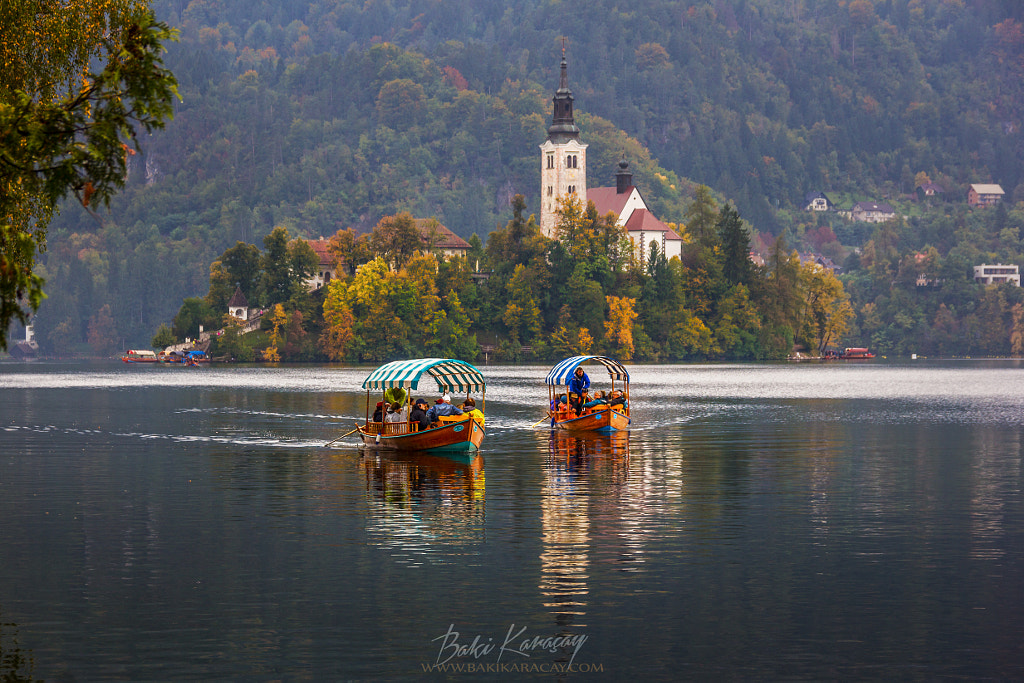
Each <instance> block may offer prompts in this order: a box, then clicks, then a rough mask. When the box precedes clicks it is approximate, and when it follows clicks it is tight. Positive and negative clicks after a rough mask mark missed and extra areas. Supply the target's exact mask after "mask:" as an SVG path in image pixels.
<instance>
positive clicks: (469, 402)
mask: <svg viewBox="0 0 1024 683" xmlns="http://www.w3.org/2000/svg"><path fill="white" fill-rule="evenodd" d="M462 412H464V413H466V414H467V415H469V416H470V417H472V418H473V419H474V420H476V422H477V424H479V425H480V426H481V427H483V425H484V414H483V413H481V412H480V411H479V410H477V409H476V401H474V400H473V399H471V398H467V399H466V400H465V401H463V402H462Z"/></svg>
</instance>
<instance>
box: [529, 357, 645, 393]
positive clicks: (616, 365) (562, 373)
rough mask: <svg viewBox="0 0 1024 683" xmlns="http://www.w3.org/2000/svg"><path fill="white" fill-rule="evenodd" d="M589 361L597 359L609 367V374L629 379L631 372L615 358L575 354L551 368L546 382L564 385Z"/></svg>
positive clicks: (613, 377)
mask: <svg viewBox="0 0 1024 683" xmlns="http://www.w3.org/2000/svg"><path fill="white" fill-rule="evenodd" d="M587 361H597V362H598V363H600V364H601V365H603V366H605V368H607V369H608V376H609V377H611V378H612V379H617V380H620V381H623V382H628V381H629V373H628V372H626V368H625V367H623V365H622V363H620V362H619V361H617V360H615V359H614V358H608V357H606V356H573V357H572V358H566V359H565V360H563V361H562V362H560V363H559V364H558V365H556V366H555V367H553V368H551V372H549V373H548V376H547V378H545V380H544V382H545V383H547V384H550V385H552V386H564V385H565V383H566V382H568V381H569V377H571V376H572V373H573V372H575V371H576V368H577V367H579V366H580V365H583V364H584V363H586V362H587Z"/></svg>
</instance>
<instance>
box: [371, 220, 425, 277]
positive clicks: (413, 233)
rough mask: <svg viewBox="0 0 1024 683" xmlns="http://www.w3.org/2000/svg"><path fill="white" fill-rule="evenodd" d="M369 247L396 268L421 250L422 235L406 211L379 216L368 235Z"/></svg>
mask: <svg viewBox="0 0 1024 683" xmlns="http://www.w3.org/2000/svg"><path fill="white" fill-rule="evenodd" d="M370 248H371V249H372V251H373V253H374V254H376V255H377V256H382V257H384V258H385V260H386V261H387V262H388V263H390V264H391V266H392V267H393V268H394V269H395V270H398V269H400V268H401V267H402V266H404V265H405V263H406V261H408V260H409V259H410V258H412V255H413V254H414V253H416V252H417V251H423V250H424V248H423V237H422V235H421V234H420V230H419V228H417V227H416V219H414V218H413V217H412V214H411V213H409V212H408V211H403V212H402V213H399V214H396V215H394V216H385V217H384V218H381V219H380V221H379V222H378V223H377V225H376V227H374V229H373V233H372V234H371V235H370Z"/></svg>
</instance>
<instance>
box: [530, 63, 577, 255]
mask: <svg viewBox="0 0 1024 683" xmlns="http://www.w3.org/2000/svg"><path fill="white" fill-rule="evenodd" d="M572 101H573V96H572V91H571V90H569V74H568V67H567V65H566V62H565V50H564V49H563V50H562V72H561V76H560V78H559V81H558V90H557V91H555V97H554V112H553V114H552V117H551V125H550V126H549V127H548V139H547V140H545V141H544V144H542V145H541V146H540V185H541V188H540V191H541V195H540V230H541V232H542V233H543V234H544V236H545V237H548V238H554V236H555V224H556V223H557V218H556V216H555V211H557V209H558V198H559V197H565V196H568V195H570V194H573V193H575V194H576V195H577V196H579V198H580V199H582V200H583V203H584V205H585V204H586V202H587V145H585V144H583V143H581V142H580V129H579V127H578V126H577V125H576V123H575V122H574V121H573V116H572Z"/></svg>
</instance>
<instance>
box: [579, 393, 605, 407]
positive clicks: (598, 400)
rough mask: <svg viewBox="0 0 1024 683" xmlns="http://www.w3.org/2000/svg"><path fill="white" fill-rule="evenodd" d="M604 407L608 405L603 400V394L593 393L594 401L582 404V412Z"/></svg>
mask: <svg viewBox="0 0 1024 683" xmlns="http://www.w3.org/2000/svg"><path fill="white" fill-rule="evenodd" d="M606 405H608V401H606V400H605V398H604V392H603V391H595V392H594V399H593V400H592V401H587V402H586V403H584V404H583V408H584V410H594V409H595V408H597V407H598V406H606Z"/></svg>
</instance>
